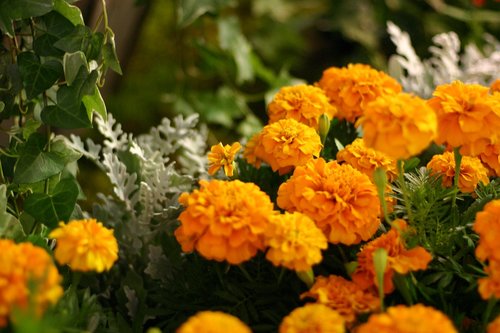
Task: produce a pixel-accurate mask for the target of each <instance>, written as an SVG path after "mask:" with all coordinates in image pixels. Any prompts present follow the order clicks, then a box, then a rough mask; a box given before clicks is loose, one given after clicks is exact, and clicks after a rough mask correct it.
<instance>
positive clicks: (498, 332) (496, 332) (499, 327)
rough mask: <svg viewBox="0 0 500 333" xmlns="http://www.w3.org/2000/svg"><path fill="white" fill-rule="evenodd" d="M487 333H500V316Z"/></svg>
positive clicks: (491, 324)
mask: <svg viewBox="0 0 500 333" xmlns="http://www.w3.org/2000/svg"><path fill="white" fill-rule="evenodd" d="M486 332H487V333H500V316H498V317H496V318H495V320H493V321H492V322H491V323H489V324H488V327H487V331H486Z"/></svg>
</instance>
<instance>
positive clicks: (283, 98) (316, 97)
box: [267, 84, 337, 129]
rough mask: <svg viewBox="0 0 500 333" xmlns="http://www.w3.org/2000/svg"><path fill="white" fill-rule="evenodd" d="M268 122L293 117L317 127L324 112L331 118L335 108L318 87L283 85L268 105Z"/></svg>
mask: <svg viewBox="0 0 500 333" xmlns="http://www.w3.org/2000/svg"><path fill="white" fill-rule="evenodd" d="M267 112H268V115H269V123H274V122H276V121H278V120H281V119H295V120H297V121H299V122H301V123H303V124H305V125H307V126H310V127H312V128H314V129H318V119H319V117H320V116H321V115H322V114H326V115H327V117H328V118H329V119H330V120H331V119H332V118H333V116H334V115H335V113H336V112H337V110H336V108H335V107H333V106H332V105H331V104H330V102H329V100H328V97H326V95H325V92H324V91H323V90H322V89H321V88H318V87H314V86H309V85H305V84H301V85H297V86H292V87H283V88H281V89H280V91H279V92H278V93H277V94H276V95H275V96H274V99H273V100H272V102H271V103H270V104H269V106H268V110H267Z"/></svg>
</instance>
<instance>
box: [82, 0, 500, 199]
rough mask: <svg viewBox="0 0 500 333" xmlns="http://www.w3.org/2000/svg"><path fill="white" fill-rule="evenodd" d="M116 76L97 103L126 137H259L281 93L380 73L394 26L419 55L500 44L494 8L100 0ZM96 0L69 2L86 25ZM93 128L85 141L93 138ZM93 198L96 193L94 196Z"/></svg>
mask: <svg viewBox="0 0 500 333" xmlns="http://www.w3.org/2000/svg"><path fill="white" fill-rule="evenodd" d="M106 3H107V5H106V6H107V10H108V16H109V22H110V25H111V27H112V29H113V30H114V32H115V34H116V45H117V52H118V56H119V58H120V61H121V65H122V70H123V75H122V76H119V75H116V74H114V73H110V75H108V77H107V79H106V84H105V86H104V90H103V95H104V98H105V101H106V105H107V107H108V112H111V113H112V114H113V115H114V117H115V118H117V119H118V121H119V122H120V123H121V124H122V125H123V128H124V129H125V131H128V132H132V133H135V134H139V133H144V132H146V131H148V130H149V128H150V127H151V126H155V125H157V124H159V122H160V120H161V118H163V117H172V116H174V115H177V114H191V113H198V114H200V119H201V122H203V123H205V124H207V125H208V128H209V144H210V145H211V144H215V143H217V142H219V141H222V142H223V143H231V142H232V141H235V140H238V139H240V138H242V137H248V136H250V135H251V134H252V133H254V132H256V131H258V130H259V127H260V126H261V124H262V123H265V122H266V121H267V119H266V100H269V98H270V97H271V96H272V94H273V93H274V92H275V91H276V90H277V89H279V88H280V87H282V86H285V85H290V84H293V83H296V82H300V81H305V82H307V83H314V82H316V81H317V80H319V78H320V77H321V74H322V72H323V70H325V69H326V68H328V67H330V66H344V65H347V64H348V63H356V62H360V63H367V64H370V65H372V66H374V67H375V68H377V69H380V70H386V69H387V60H388V57H389V56H390V55H391V54H393V53H394V52H395V46H394V45H393V44H392V42H391V41H390V39H389V36H388V34H387V32H386V22H387V21H392V22H394V23H395V24H396V25H398V26H399V27H400V28H401V29H403V30H404V31H407V32H408V33H409V34H410V37H411V40H412V42H413V46H414V48H415V49H416V52H417V54H418V55H419V56H420V57H421V58H426V57H428V55H429V52H428V47H429V45H431V44H432V41H431V38H432V36H434V35H435V34H438V33H441V32H448V31H455V32H456V33H457V34H458V35H459V36H460V39H461V41H462V45H463V46H464V45H465V44H467V43H476V44H478V45H479V46H480V45H481V43H482V42H484V34H490V35H492V36H494V37H495V38H497V39H499V38H500V1H499V0H446V1H444V0H425V1H424V0H356V1H353V0H308V1H302V0H106ZM101 4H102V1H101V0H80V1H77V2H76V5H78V6H79V7H80V8H81V9H82V11H83V13H84V16H85V20H86V22H87V23H88V25H89V26H91V27H93V26H94V25H96V22H97V20H98V17H99V15H100V13H101V8H102V7H101ZM95 132H96V131H91V132H89V134H88V135H92V136H93V135H96V134H97V133H95ZM98 191H101V192H102V190H98ZM91 192H94V191H91Z"/></svg>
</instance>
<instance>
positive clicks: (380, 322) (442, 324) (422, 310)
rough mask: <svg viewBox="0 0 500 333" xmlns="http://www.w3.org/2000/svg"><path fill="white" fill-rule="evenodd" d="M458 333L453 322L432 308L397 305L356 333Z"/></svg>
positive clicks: (372, 318)
mask: <svg viewBox="0 0 500 333" xmlns="http://www.w3.org/2000/svg"><path fill="white" fill-rule="evenodd" d="M374 332H377V333H457V332H458V331H457V330H456V329H455V327H453V323H452V322H451V320H450V319H449V318H448V317H446V315H444V314H443V313H442V312H441V311H438V310H436V309H434V308H432V307H430V306H424V305H422V304H416V305H413V306H404V305H397V306H393V307H390V308H388V309H387V312H385V313H377V314H373V315H371V316H370V318H369V319H368V322H366V323H364V324H362V325H360V326H359V327H358V328H357V330H356V333H374Z"/></svg>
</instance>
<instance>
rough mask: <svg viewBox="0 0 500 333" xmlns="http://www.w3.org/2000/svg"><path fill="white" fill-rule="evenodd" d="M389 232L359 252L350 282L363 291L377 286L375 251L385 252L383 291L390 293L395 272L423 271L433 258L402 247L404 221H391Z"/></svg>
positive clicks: (415, 248)
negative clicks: (381, 250)
mask: <svg viewBox="0 0 500 333" xmlns="http://www.w3.org/2000/svg"><path fill="white" fill-rule="evenodd" d="M393 225H394V226H395V227H393V228H392V229H391V230H389V232H387V233H385V234H383V235H381V236H380V237H378V238H376V239H374V240H372V241H370V242H368V243H367V244H365V245H364V246H363V247H362V248H361V251H360V252H359V253H358V266H357V267H356V270H355V271H354V273H353V274H352V280H353V281H354V282H356V283H357V284H358V285H360V286H361V287H362V288H365V289H366V288H370V287H371V286H378V283H377V279H376V274H375V265H374V262H373V254H374V253H375V251H376V250H377V249H385V250H386V251H387V265H386V268H385V272H384V292H385V293H386V294H389V293H391V292H392V291H393V290H394V284H393V283H392V277H393V275H394V272H397V273H399V274H406V273H408V272H410V271H416V270H420V269H426V268H427V265H428V264H429V262H430V261H431V260H432V256H431V255H430V253H429V252H427V250H425V249H424V248H423V247H421V246H417V247H414V248H412V249H410V250H408V249H407V248H406V246H405V243H404V240H403V239H402V237H401V235H400V232H405V231H406V230H407V226H406V222H405V221H404V220H401V219H398V220H395V221H394V222H393Z"/></svg>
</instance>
